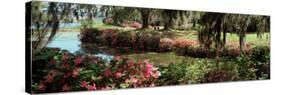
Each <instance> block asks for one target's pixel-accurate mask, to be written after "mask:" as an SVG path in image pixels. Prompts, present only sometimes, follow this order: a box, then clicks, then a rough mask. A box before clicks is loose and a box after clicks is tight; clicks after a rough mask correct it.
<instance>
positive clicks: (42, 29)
mask: <svg viewBox="0 0 281 95" xmlns="http://www.w3.org/2000/svg"><path fill="white" fill-rule="evenodd" d="M71 5H72V4H70V3H56V2H50V3H48V2H33V3H32V13H31V14H32V25H31V27H32V30H33V31H32V34H35V35H33V36H32V38H33V39H34V40H35V41H33V42H34V44H32V46H33V48H34V49H40V48H43V47H45V45H46V44H47V43H48V42H49V41H50V40H52V38H53V37H54V36H55V34H56V32H57V30H58V29H59V25H60V21H61V20H63V19H64V18H65V17H67V16H68V15H69V14H70V12H71V11H70V9H71ZM48 31H50V35H49V36H48V35H47V34H48ZM46 36H48V39H45V37H46Z"/></svg>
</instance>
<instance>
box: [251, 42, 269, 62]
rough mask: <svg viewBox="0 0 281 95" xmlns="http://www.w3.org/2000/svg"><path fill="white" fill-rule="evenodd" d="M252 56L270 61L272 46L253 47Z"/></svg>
mask: <svg viewBox="0 0 281 95" xmlns="http://www.w3.org/2000/svg"><path fill="white" fill-rule="evenodd" d="M251 58H252V59H255V60H256V61H258V62H269V59H270V47H268V46H257V47H255V48H253V50H252V54H251Z"/></svg>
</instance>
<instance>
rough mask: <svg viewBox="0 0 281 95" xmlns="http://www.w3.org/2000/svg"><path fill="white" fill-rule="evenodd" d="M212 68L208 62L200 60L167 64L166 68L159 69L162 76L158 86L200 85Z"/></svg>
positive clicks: (212, 65)
mask: <svg viewBox="0 0 281 95" xmlns="http://www.w3.org/2000/svg"><path fill="white" fill-rule="evenodd" d="M187 60H188V59H187ZM214 66H215V65H214V64H209V61H208V60H202V59H195V60H192V61H190V62H185V61H183V62H181V63H176V64H169V65H168V66H163V67H160V71H161V73H162V75H161V77H160V79H159V81H158V82H159V83H158V84H160V85H176V84H194V83H201V82H204V79H205V77H204V76H205V74H207V73H208V72H209V71H210V70H211V68H213V67H214Z"/></svg>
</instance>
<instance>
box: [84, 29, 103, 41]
mask: <svg viewBox="0 0 281 95" xmlns="http://www.w3.org/2000/svg"><path fill="white" fill-rule="evenodd" d="M101 35H102V31H100V30H98V29H95V28H85V29H81V34H80V40H81V42H87V43H100V42H101V41H102V39H101Z"/></svg>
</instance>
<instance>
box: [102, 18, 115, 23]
mask: <svg viewBox="0 0 281 95" xmlns="http://www.w3.org/2000/svg"><path fill="white" fill-rule="evenodd" d="M102 22H103V23H105V24H113V19H112V18H104V19H103V20H102Z"/></svg>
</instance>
